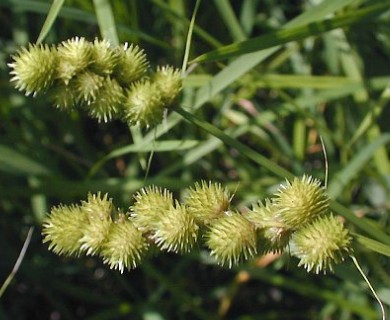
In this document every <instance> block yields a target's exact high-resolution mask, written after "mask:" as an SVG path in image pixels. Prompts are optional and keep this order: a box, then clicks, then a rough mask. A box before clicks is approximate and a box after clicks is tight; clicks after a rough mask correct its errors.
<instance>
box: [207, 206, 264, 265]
mask: <svg viewBox="0 0 390 320" xmlns="http://www.w3.org/2000/svg"><path fill="white" fill-rule="evenodd" d="M256 242H257V239H256V230H255V228H254V227H253V225H252V224H251V223H250V222H249V221H248V220H246V219H245V218H244V217H243V216H242V215H241V214H239V213H237V212H230V213H229V214H226V215H225V216H223V217H222V218H219V219H216V220H214V221H213V223H212V224H211V225H210V226H209V230H208V232H207V233H206V244H207V246H208V248H209V249H210V254H211V255H212V256H214V257H215V259H216V261H217V263H218V264H220V265H228V267H229V268H231V267H232V265H234V264H238V263H239V262H240V260H242V259H244V260H246V259H248V258H250V257H252V256H253V255H254V254H255V253H256Z"/></svg>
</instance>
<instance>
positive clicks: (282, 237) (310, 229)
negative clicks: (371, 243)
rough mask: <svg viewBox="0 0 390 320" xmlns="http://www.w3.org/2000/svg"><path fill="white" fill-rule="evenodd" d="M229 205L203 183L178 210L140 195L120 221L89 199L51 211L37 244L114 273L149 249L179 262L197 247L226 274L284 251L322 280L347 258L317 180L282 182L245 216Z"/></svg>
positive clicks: (339, 227)
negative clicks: (97, 262)
mask: <svg viewBox="0 0 390 320" xmlns="http://www.w3.org/2000/svg"><path fill="white" fill-rule="evenodd" d="M284 192H285V193H286V194H284ZM300 198H302V199H300ZM288 200H289V201H288ZM230 201H231V198H230V195H229V192H228V190H227V189H226V188H223V187H222V186H221V184H219V183H212V182H206V181H201V182H200V183H195V185H194V186H193V187H191V188H189V189H188V190H187V193H186V195H185V201H184V202H183V203H181V202H179V201H178V200H175V199H174V198H173V195H172V193H171V192H170V191H168V190H167V189H162V188H160V187H156V186H149V187H145V188H142V189H141V190H140V191H138V192H137V193H136V194H135V195H134V202H133V205H132V206H131V207H130V208H129V212H128V213H127V214H123V213H118V212H117V211H116V210H115V209H114V206H113V204H112V199H109V198H108V195H107V194H105V195H101V194H100V193H98V194H94V195H93V194H90V195H88V199H87V200H86V201H82V202H81V205H78V206H69V207H68V206H58V207H54V208H53V209H52V211H51V215H49V216H48V217H47V218H46V219H45V221H44V224H43V231H42V234H43V235H44V240H43V241H44V242H48V243H49V249H51V250H53V251H54V252H55V253H57V254H65V255H73V256H78V255H79V254H81V253H84V254H86V255H99V256H100V257H102V258H103V261H104V263H107V264H108V265H109V266H110V268H112V269H118V270H119V271H120V272H123V271H124V269H132V268H135V267H136V266H137V265H138V264H139V263H140V262H141V260H142V258H143V257H144V255H145V253H146V251H147V250H148V249H153V248H154V250H160V251H168V252H174V253H179V254H182V253H186V252H189V251H191V250H192V248H193V247H194V245H195V244H196V243H197V242H198V241H199V239H203V240H204V241H203V242H204V245H205V246H206V247H207V249H208V250H209V252H210V255H211V256H213V257H214V258H215V261H216V263H218V264H220V265H223V266H228V267H229V268H230V267H232V266H233V265H236V264H238V263H240V262H241V261H244V260H247V259H249V258H251V257H253V256H254V255H255V254H265V253H268V252H274V253H283V252H286V251H287V252H289V253H291V254H292V255H293V256H295V257H297V258H298V259H299V260H300V261H299V266H304V268H305V269H306V270H307V271H308V272H309V271H314V272H316V273H319V272H323V273H326V272H327V271H333V265H334V264H337V263H339V262H342V261H343V259H344V258H345V256H346V255H350V254H352V249H351V242H352V238H351V236H350V235H349V233H348V230H347V229H346V228H345V227H344V225H343V224H342V223H341V221H340V220H339V219H337V218H335V217H334V216H333V214H332V213H330V212H329V210H328V201H329V200H328V197H327V194H326V192H325V189H324V188H322V187H321V185H320V183H319V181H318V180H314V179H312V178H311V177H308V176H303V177H302V178H301V179H298V178H296V179H294V180H293V181H292V182H287V184H286V185H284V186H282V187H281V188H280V189H279V190H278V192H277V193H276V194H275V197H274V198H271V199H266V200H265V201H264V202H258V203H256V204H254V205H253V206H252V209H251V210H249V209H248V210H247V212H245V213H240V212H238V211H235V210H232V209H231V207H230ZM283 203H284V204H285V206H286V208H284V207H283V206H282V204H283ZM289 210H290V211H291V212H293V213H294V214H295V215H299V217H298V218H296V217H292V213H291V212H290V211H289ZM113 216H117V218H113ZM298 222H299V223H298ZM287 248H288V250H287Z"/></svg>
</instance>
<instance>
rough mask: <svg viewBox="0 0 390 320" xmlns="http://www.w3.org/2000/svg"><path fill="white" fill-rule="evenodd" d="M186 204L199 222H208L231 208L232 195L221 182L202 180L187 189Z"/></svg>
mask: <svg viewBox="0 0 390 320" xmlns="http://www.w3.org/2000/svg"><path fill="white" fill-rule="evenodd" d="M185 204H186V206H187V207H188V210H189V211H190V212H191V214H192V215H193V216H194V218H195V219H196V221H197V222H198V223H201V224H208V223H210V222H212V221H213V220H214V219H217V218H220V217H222V216H223V215H224V214H225V213H226V212H227V211H228V210H229V206H230V195H229V192H228V190H227V189H226V188H223V187H222V186H221V184H219V183H212V182H211V181H209V182H208V183H207V182H206V181H203V180H202V181H201V182H200V183H198V182H196V183H195V185H194V187H192V188H189V189H188V190H187V195H186V199H185Z"/></svg>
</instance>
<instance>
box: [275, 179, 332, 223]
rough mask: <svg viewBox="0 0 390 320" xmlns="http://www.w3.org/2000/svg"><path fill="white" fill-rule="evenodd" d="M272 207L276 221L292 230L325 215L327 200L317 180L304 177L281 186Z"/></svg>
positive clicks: (324, 191)
mask: <svg viewBox="0 0 390 320" xmlns="http://www.w3.org/2000/svg"><path fill="white" fill-rule="evenodd" d="M273 206H274V209H275V211H276V215H277V219H278V220H279V221H281V222H283V223H284V224H285V225H286V227H287V228H288V229H292V230H294V229H296V228H299V227H300V226H302V225H304V224H306V223H309V222H310V221H312V220H313V219H314V218H317V217H318V216H320V215H322V214H324V213H327V211H328V208H329V198H328V195H327V192H326V189H325V188H324V187H321V182H320V181H319V180H317V179H313V178H312V177H311V176H305V175H304V176H303V177H302V179H299V178H295V179H294V180H293V181H292V182H289V181H287V183H286V184H285V185H282V186H281V187H280V189H279V191H278V193H277V194H276V198H274V199H273Z"/></svg>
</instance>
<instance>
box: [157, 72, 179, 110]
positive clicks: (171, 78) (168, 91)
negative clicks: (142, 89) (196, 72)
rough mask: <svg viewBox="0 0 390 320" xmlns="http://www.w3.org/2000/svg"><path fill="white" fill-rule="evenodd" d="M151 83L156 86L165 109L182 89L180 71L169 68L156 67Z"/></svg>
mask: <svg viewBox="0 0 390 320" xmlns="http://www.w3.org/2000/svg"><path fill="white" fill-rule="evenodd" d="M152 81H153V82H154V83H155V84H156V86H157V88H158V90H159V92H160V96H161V100H162V101H163V103H164V106H165V107H168V106H170V105H171V104H172V102H173V101H174V100H175V98H176V97H177V96H178V94H179V93H180V91H181V89H182V78H181V74H180V70H179V69H175V68H173V67H171V66H163V67H160V66H159V67H157V71H156V72H155V74H154V75H153V78H152Z"/></svg>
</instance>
